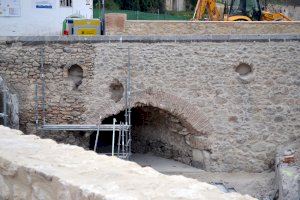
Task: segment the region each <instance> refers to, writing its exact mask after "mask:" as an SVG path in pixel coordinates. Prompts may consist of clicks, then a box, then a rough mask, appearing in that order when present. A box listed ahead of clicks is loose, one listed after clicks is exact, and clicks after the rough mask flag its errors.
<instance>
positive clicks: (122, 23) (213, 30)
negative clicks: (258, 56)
mask: <svg viewBox="0 0 300 200" xmlns="http://www.w3.org/2000/svg"><path fill="white" fill-rule="evenodd" d="M106 20H107V27H106V30H107V34H108V35H168V36H171V35H205V34H300V22H299V21H293V22H275V21H274V22H210V21H205V22H204V21H201V22H195V21H149V20H147V21H142V20H126V16H125V15H122V14H107V16H106Z"/></svg>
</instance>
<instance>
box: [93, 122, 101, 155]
mask: <svg viewBox="0 0 300 200" xmlns="http://www.w3.org/2000/svg"><path fill="white" fill-rule="evenodd" d="M99 132H100V124H98V130H97V134H96V140H95V145H94V151H95V152H97V151H96V150H97V145H98V138H99Z"/></svg>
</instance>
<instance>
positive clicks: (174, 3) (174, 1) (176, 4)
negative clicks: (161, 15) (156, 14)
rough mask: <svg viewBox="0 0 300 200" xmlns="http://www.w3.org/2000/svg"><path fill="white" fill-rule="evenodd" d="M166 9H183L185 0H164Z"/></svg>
mask: <svg viewBox="0 0 300 200" xmlns="http://www.w3.org/2000/svg"><path fill="white" fill-rule="evenodd" d="M166 10H168V11H184V10H185V0H166Z"/></svg>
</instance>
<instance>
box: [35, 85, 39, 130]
mask: <svg viewBox="0 0 300 200" xmlns="http://www.w3.org/2000/svg"><path fill="white" fill-rule="evenodd" d="M34 95H35V97H34V101H35V105H34V112H35V114H34V120H35V128H36V129H37V128H38V127H39V97H38V83H37V81H36V83H35V88H34Z"/></svg>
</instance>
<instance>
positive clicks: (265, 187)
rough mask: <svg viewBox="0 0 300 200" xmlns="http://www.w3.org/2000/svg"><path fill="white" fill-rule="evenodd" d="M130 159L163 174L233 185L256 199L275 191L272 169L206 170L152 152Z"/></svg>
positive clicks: (270, 195)
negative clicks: (255, 171) (247, 170)
mask: <svg viewBox="0 0 300 200" xmlns="http://www.w3.org/2000/svg"><path fill="white" fill-rule="evenodd" d="M131 160H132V161H134V162H136V163H138V164H139V165H141V166H143V167H146V166H147V167H152V168H153V169H155V170H157V171H159V172H161V173H164V174H170V175H179V174H180V175H183V176H186V177H189V178H194V179H197V180H199V181H202V182H207V183H210V182H221V183H223V184H224V185H225V186H226V187H229V188H230V187H233V188H234V189H235V190H236V191H237V192H239V193H241V194H248V195H251V196H253V197H256V198H258V199H264V200H266V199H270V198H269V197H273V196H274V193H275V188H274V186H275V172H273V171H271V172H263V173H246V172H239V173H223V172H206V171H204V170H201V169H198V168H195V167H191V166H189V165H185V164H183V163H180V162H177V161H174V160H170V159H165V158H161V157H157V156H154V155H153V154H134V155H133V156H132V158H131Z"/></svg>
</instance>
